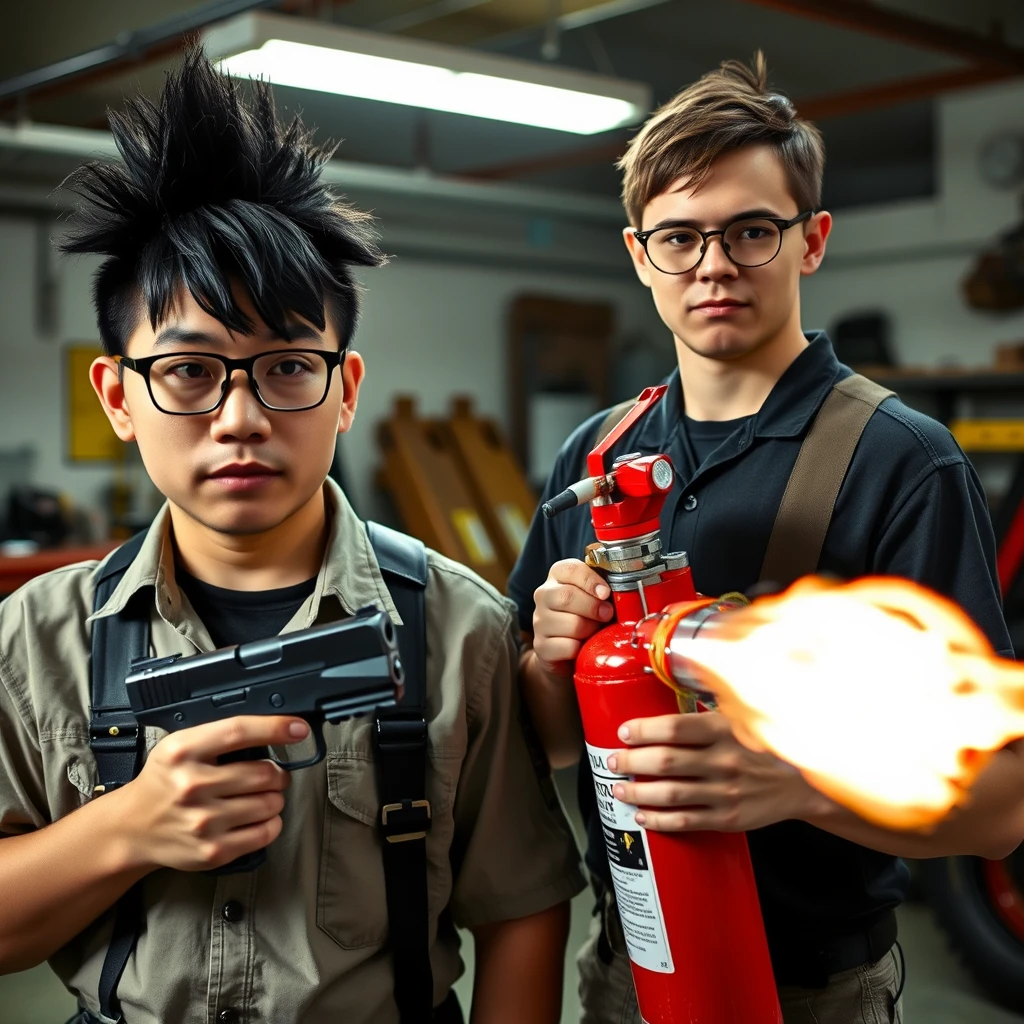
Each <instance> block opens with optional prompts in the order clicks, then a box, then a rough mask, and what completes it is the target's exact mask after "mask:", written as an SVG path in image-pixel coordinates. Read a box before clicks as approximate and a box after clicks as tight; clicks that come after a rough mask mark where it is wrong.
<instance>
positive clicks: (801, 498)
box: [761, 373, 893, 588]
mask: <svg viewBox="0 0 1024 1024" xmlns="http://www.w3.org/2000/svg"><path fill="white" fill-rule="evenodd" d="M892 395H893V392H892V391H888V390H886V389H885V388H883V387H882V386H881V385H880V384H876V383H875V382H874V381H870V380H868V379H867V378H866V377H862V376H861V375H860V374H857V373H855V374H852V375H851V376H849V377H846V378H844V379H843V380H841V381H839V382H838V383H837V384H835V385H834V386H833V388H832V390H831V391H830V392H829V394H828V397H827V398H826V399H825V401H824V402H823V403H822V406H821V408H820V409H819V410H818V414H817V415H816V416H815V417H814V421H813V422H812V424H811V429H810V430H809V431H808V432H807V436H806V437H805V438H804V441H803V444H802V445H801V446H800V451H799V453H798V454H797V457H796V464H795V465H794V466H793V472H792V473H791V474H790V477H789V482H788V483H787V484H786V490H785V493H784V494H783V495H782V504H781V505H779V511H778V514H777V515H776V517H775V525H774V526H773V527H772V534H771V537H770V538H769V540H768V548H767V550H766V551H765V556H764V564H763V565H762V567H761V580H762V581H764V582H766V583H767V582H771V583H772V584H774V585H776V586H778V587H780V588H782V587H788V586H789V584H790V583H792V582H794V581H795V580H798V579H799V578H800V577H801V576H806V575H807V574H808V573H813V572H814V571H815V570H816V569H817V568H818V559H819V558H820V557H821V549H822V545H823V544H824V543H825V534H826V533H827V532H828V527H829V523H831V521H832V512H833V510H834V509H835V504H836V498H837V497H838V496H839V489H840V488H841V487H842V486H843V480H845V479H846V473H847V470H848V469H849V468H850V462H851V461H852V460H853V453H854V451H855V450H856V448H857V444H858V442H859V441H860V437H861V434H863V433H864V428H865V427H866V426H867V425H868V420H870V419H871V417H872V415H874V412H875V410H876V409H877V408H878V407H879V406H880V405H881V404H882V402H884V401H885V399H887V398H889V397H891V396H892Z"/></svg>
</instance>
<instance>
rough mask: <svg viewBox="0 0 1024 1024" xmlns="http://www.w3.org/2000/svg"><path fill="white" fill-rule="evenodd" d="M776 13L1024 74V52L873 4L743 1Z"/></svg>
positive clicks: (836, 0)
mask: <svg viewBox="0 0 1024 1024" xmlns="http://www.w3.org/2000/svg"><path fill="white" fill-rule="evenodd" d="M742 2H743V3H748V4H756V5H757V6H758V7H767V8H769V9H770V10H773V11H781V12H783V13H785V14H792V15H795V16H796V17H798V18H810V19H812V20H814V21H821V22H824V23H825V24H828V25H834V26H836V27H839V28H848V29H853V30H854V31H856V32H864V33H867V34H868V35H874V36H880V37H881V38H883V39H889V40H892V41H893V42H897V43H903V44H905V45H907V46H913V47H916V48H918V49H925V50H937V51H939V52H940V53H948V54H949V55H950V56H953V57H960V58H962V59H964V60H970V61H974V62H977V63H981V64H998V65H1000V66H1001V67H1005V68H1009V69H1010V70H1013V71H1019V72H1024V50H1021V49H1018V48H1017V47H1014V46H1009V45H1008V44H1006V43H1004V42H1003V41H1002V40H1000V39H997V38H994V37H989V36H982V35H978V34H977V33H975V32H969V31H967V30H966V29H958V28H950V27H948V26H946V25H941V24H939V23H938V22H935V21H930V20H927V19H925V18H917V17H914V15H912V14H903V13H902V12H901V11H894V10H892V9H891V8H886V7H880V6H879V5H878V4H875V3H872V2H870V0H742Z"/></svg>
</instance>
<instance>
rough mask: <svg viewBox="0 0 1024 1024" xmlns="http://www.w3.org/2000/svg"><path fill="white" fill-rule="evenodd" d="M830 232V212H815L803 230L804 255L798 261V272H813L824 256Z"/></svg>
mask: <svg viewBox="0 0 1024 1024" xmlns="http://www.w3.org/2000/svg"><path fill="white" fill-rule="evenodd" d="M831 233H832V214H831V213H829V212H828V211H827V210H822V211H821V212H820V213H816V214H815V215H814V216H813V217H812V218H811V219H810V220H809V221H808V222H807V230H806V231H805V232H804V257H803V259H802V260H801V262H800V273H801V274H802V275H804V276H806V275H808V274H813V273H814V272H815V271H816V270H817V269H818V267H820V266H821V261H822V260H823V259H824V258H825V246H826V243H827V242H828V236H829V235H830V234H831Z"/></svg>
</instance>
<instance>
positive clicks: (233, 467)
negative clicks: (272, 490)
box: [208, 462, 281, 479]
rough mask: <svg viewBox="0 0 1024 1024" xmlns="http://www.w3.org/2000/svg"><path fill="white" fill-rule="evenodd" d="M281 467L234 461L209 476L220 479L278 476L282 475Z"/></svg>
mask: <svg viewBox="0 0 1024 1024" xmlns="http://www.w3.org/2000/svg"><path fill="white" fill-rule="evenodd" d="M280 472H281V471H280V470H279V469H274V468H272V467H271V466H264V465H263V463H262V462H232V463H230V464H229V465H227V466H221V467H220V468H219V469H215V470H214V471H213V472H212V473H210V474H208V475H209V476H211V477H213V478H215V479H220V478H223V477H231V478H236V477H254V476H255V477H259V476H278V475H280Z"/></svg>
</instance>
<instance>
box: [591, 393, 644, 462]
mask: <svg viewBox="0 0 1024 1024" xmlns="http://www.w3.org/2000/svg"><path fill="white" fill-rule="evenodd" d="M634 405H636V399H635V398H628V399H626V401H625V402H619V404H618V405H613V406H612V407H611V409H609V410H608V415H607V416H605V418H604V419H603V420H601V426H600V427H598V428H597V436H596V437H595V438H594V443H593V444H592V445H591V446H590V448H588V449H587V450H586V451H585V452H584V453H583V468H582V469H581V470H580V478H581V479H582V478H583V477H587V476H590V470H589V469H588V468H587V456H588V455H589V454H590V452H591V450H592V449H594V448H596V447H597V446H598V445H599V444H600V443H601V442H602V441H603V440H604V439H605V438H606V437H607V436H608V435H609V434H610V433H611V432H612V431H613V430H614V429H615V428H616V427H617V426H618V424H619V420H621V419H622V417H623V416H625V415H626V413H627V412H629V410H630V409H632V408H633V406H634Z"/></svg>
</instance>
